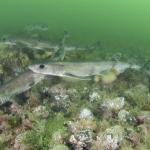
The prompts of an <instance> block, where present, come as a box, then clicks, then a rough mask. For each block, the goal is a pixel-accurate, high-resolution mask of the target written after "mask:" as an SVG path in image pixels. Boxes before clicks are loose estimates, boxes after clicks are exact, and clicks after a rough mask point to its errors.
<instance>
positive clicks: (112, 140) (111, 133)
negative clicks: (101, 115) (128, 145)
mask: <svg viewBox="0 0 150 150" xmlns="http://www.w3.org/2000/svg"><path fill="white" fill-rule="evenodd" d="M102 139H103V143H104V147H105V149H112V150H116V149H118V148H119V146H120V144H121V142H122V141H123V139H124V129H123V128H122V127H121V126H119V125H116V126H114V127H111V128H108V129H106V130H105V132H104V134H103V137H102Z"/></svg>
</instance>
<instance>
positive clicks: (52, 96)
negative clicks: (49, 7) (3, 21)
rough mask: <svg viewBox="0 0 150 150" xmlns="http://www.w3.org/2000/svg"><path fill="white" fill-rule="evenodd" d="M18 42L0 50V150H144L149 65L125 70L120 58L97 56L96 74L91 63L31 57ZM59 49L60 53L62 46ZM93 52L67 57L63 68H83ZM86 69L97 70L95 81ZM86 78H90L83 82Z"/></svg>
mask: <svg viewBox="0 0 150 150" xmlns="http://www.w3.org/2000/svg"><path fill="white" fill-rule="evenodd" d="M28 28H31V29H30V30H32V27H31V26H28ZM36 28H37V30H39V29H41V28H40V27H39V26H38V27H36ZM43 28H45V29H43ZM43 28H42V30H46V28H47V26H45V27H43ZM24 41H25V40H22V41H21V38H20V41H19V40H18V42H17V41H16V42H15V43H13V44H12V41H10V42H11V43H8V41H7V42H6V41H2V42H1V43H0V62H1V63H0V81H1V86H0V101H1V105H0V149H4V150H5V149H6V150H7V149H14V150H35V149H36V150H118V149H119V150H127V149H128V150H130V149H131V150H137V149H140V150H148V149H150V74H149V70H148V66H147V67H144V68H143V67H142V66H143V64H140V63H139V64H134V63H133V64H134V65H133V64H130V62H128V61H127V62H126V61H125V60H126V59H125V58H126V57H127V56H124V55H123V54H122V57H121V58H119V59H120V60H118V56H120V55H117V54H116V55H115V54H113V56H112V60H110V59H106V58H107V56H105V57H104V54H103V55H101V57H100V58H99V62H101V63H100V64H101V65H102V67H101V68H98V65H99V64H96V63H93V64H92V65H93V66H92V65H89V64H88V65H85V64H87V63H78V64H80V65H77V64H76V63H70V64H71V65H70V66H69V65H68V64H69V63H65V62H60V61H61V60H59V62H52V61H56V60H57V58H59V59H61V58H62V57H59V56H56V55H55V54H57V55H58V53H55V52H54V51H52V50H48V49H46V50H43V47H44V48H45V45H44V46H43V45H42V46H43V47H42V46H40V50H38V48H37V47H36V48H35V45H34V44H33V43H32V41H30V42H29V43H30V44H29V43H25V42H24ZM39 43H40V42H39ZM39 43H38V44H39ZM42 43H43V42H42ZM44 43H47V42H44ZM58 45H59V44H58ZM38 46H39V45H38ZM49 46H50V45H49ZM79 47H80V46H79ZM81 47H82V46H81ZM73 48H74V49H75V47H73ZM92 48H95V47H92ZM61 49H62V51H63V49H65V48H64V45H63V44H62V45H61V46H60V49H59V50H60V51H61ZM77 49H78V47H77ZM87 49H88V48H87ZM50 52H51V54H50ZM53 53H54V55H53ZM95 53H96V52H95V51H94V50H92V51H90V54H89V51H70V52H69V53H66V54H65V57H64V58H63V61H70V62H71V61H73V62H77V61H79V59H80V62H81V61H83V62H90V61H92V60H95V59H94V58H95ZM59 54H60V53H59ZM63 54H64V53H63ZM52 55H53V56H54V57H51V56H52ZM106 55H107V54H106ZM114 55H115V60H113V59H114ZM55 56H56V59H54V58H55ZM14 58H15V59H14ZM89 60H90V61H89ZM47 61H49V62H51V63H48V62H47ZM140 61H141V60H137V62H140ZM104 62H105V63H104ZM120 62H125V63H123V64H122V63H120ZM35 63H36V64H41V65H36V64H35ZM54 64H55V65H54ZM61 64H62V65H64V66H65V67H64V66H63V67H64V68H63V67H62V68H61V66H62V65H61ZM81 64H82V65H81ZM114 64H121V65H118V66H117V65H114ZM29 66H30V67H29ZM31 66H32V67H35V68H36V67H40V68H39V69H41V70H42V69H45V67H48V70H46V71H48V72H47V74H46V73H45V74H42V71H41V72H38V73H37V72H34V70H32V68H31ZM56 66H57V67H58V68H57V67H56ZM68 66H69V67H70V68H69V67H68ZM91 66H92V67H91ZM112 66H116V68H115V67H114V68H112ZM93 67H95V68H98V69H102V70H98V73H100V74H98V73H97V72H94V74H92V73H93V72H91V71H90V70H89V68H90V69H91V68H93ZM123 67H124V68H123ZM29 68H30V69H31V70H29ZM52 68H53V69H54V68H55V70H53V69H52ZM103 68H106V69H103ZM36 69H37V68H36ZM58 70H59V71H60V72H58ZM54 71H56V72H55V74H54ZM63 71H65V72H63ZM59 73H60V74H59ZM62 73H65V75H64V74H62ZM86 75H87V76H88V78H89V77H90V78H91V79H90V80H86V79H84V77H85V76H86ZM93 75H94V76H93ZM68 77H70V78H68ZM81 79H82V80H81ZM6 97H7V99H6ZM10 99H11V100H10ZM7 100H8V101H9V102H6V101H7ZM2 102H3V103H2Z"/></svg>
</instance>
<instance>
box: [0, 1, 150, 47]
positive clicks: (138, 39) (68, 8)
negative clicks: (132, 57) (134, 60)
mask: <svg viewBox="0 0 150 150" xmlns="http://www.w3.org/2000/svg"><path fill="white" fill-rule="evenodd" d="M149 7H150V2H149V1H140V0H138V1H135V0H133V1H129V0H126V1H118V0H115V1H103V0H102V1H101V0H92V1H90V0H43V1H41V0H39V1H37V0H13V1H10V0H1V1H0V19H1V20H0V22H1V23H0V32H1V33H7V34H10V33H16V32H17V33H20V32H21V31H22V30H23V28H24V26H25V25H27V24H32V23H33V24H34V23H46V24H48V26H49V31H48V32H47V33H46V34H48V35H49V36H51V37H54V38H55V37H58V36H59V35H60V34H61V33H62V32H63V30H68V31H69V32H70V34H71V40H73V41H77V42H82V43H83V42H84V43H89V42H91V41H95V40H101V41H103V42H104V43H107V44H109V46H108V45H107V46H108V47H109V48H110V47H115V48H116V47H125V46H127V45H132V46H133V45H136V46H137V45H138V46H139V47H149V40H150V30H149V26H150V20H149V16H150V9H149ZM110 45H111V46H110Z"/></svg>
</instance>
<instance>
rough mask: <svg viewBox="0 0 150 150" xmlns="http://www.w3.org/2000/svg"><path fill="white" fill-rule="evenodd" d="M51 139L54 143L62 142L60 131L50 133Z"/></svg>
mask: <svg viewBox="0 0 150 150" xmlns="http://www.w3.org/2000/svg"><path fill="white" fill-rule="evenodd" d="M52 140H53V142H54V143H55V144H63V136H62V132H61V131H59V130H58V131H56V132H54V133H53V134H52Z"/></svg>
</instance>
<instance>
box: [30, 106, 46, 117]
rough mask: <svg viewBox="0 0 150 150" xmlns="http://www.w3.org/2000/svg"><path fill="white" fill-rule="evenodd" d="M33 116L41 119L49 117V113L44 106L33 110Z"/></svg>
mask: <svg viewBox="0 0 150 150" xmlns="http://www.w3.org/2000/svg"><path fill="white" fill-rule="evenodd" d="M33 114H34V115H35V116H37V117H41V118H47V117H48V116H49V112H48V110H47V109H46V107H45V106H41V105H40V106H38V107H35V108H34V110H33Z"/></svg>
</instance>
